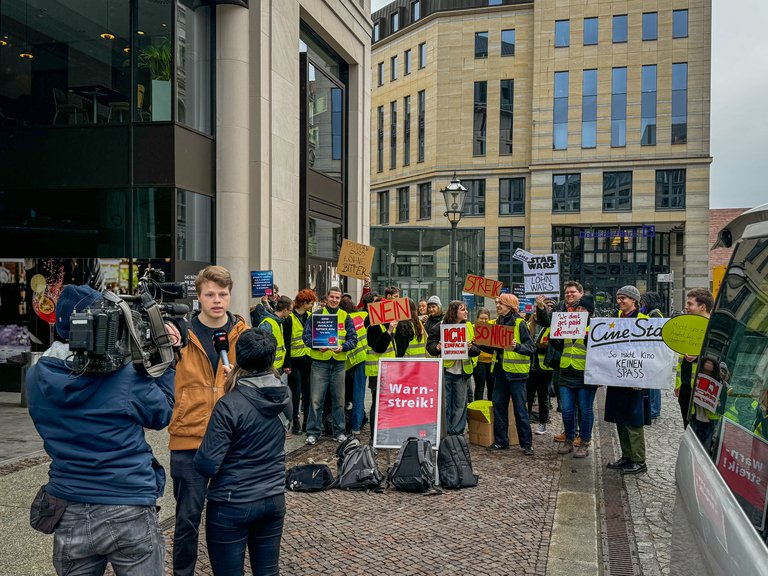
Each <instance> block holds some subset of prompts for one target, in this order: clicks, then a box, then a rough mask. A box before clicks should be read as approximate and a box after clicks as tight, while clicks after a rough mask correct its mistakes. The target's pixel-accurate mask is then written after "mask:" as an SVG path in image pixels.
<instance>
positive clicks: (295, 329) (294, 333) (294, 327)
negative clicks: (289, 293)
mask: <svg viewBox="0 0 768 576" xmlns="http://www.w3.org/2000/svg"><path fill="white" fill-rule="evenodd" d="M290 319H291V358H301V357H302V356H306V355H307V354H309V348H307V347H306V346H305V345H304V339H303V338H302V335H303V334H304V325H303V324H302V323H301V320H299V318H298V317H297V316H296V314H294V313H293V312H291V315H290ZM307 322H309V317H307Z"/></svg>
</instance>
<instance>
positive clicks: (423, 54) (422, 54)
mask: <svg viewBox="0 0 768 576" xmlns="http://www.w3.org/2000/svg"><path fill="white" fill-rule="evenodd" d="M426 65H427V43H426V42H422V43H421V44H419V68H424V66H426Z"/></svg>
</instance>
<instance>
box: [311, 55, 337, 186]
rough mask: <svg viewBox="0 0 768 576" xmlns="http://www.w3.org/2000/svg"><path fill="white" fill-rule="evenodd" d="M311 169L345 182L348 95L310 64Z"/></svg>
mask: <svg viewBox="0 0 768 576" xmlns="http://www.w3.org/2000/svg"><path fill="white" fill-rule="evenodd" d="M308 97H309V102H308V123H307V130H308V131H309V133H308V138H307V139H308V141H309V165H310V166H311V167H312V169H314V170H317V171H318V172H322V173H324V174H325V175H327V176H330V177H331V178H335V179H336V180H341V179H342V159H343V157H344V152H343V146H344V91H343V89H342V88H341V87H340V86H339V85H338V84H336V82H335V80H333V79H332V78H331V77H330V76H329V75H327V74H326V73H325V72H324V71H323V70H322V69H321V68H319V67H317V66H315V65H314V64H312V63H310V64H309V86H308Z"/></svg>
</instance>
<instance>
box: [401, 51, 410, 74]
mask: <svg viewBox="0 0 768 576" xmlns="http://www.w3.org/2000/svg"><path fill="white" fill-rule="evenodd" d="M410 73H411V51H410V50H406V51H405V53H404V54H403V74H404V75H406V76H407V75H408V74H410Z"/></svg>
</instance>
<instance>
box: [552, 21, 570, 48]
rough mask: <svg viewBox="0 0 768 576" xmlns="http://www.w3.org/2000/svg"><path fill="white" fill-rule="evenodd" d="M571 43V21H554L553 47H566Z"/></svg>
mask: <svg viewBox="0 0 768 576" xmlns="http://www.w3.org/2000/svg"><path fill="white" fill-rule="evenodd" d="M570 44H571V21H570V20H556V21H555V48H566V47H568V46H569V45H570Z"/></svg>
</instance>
